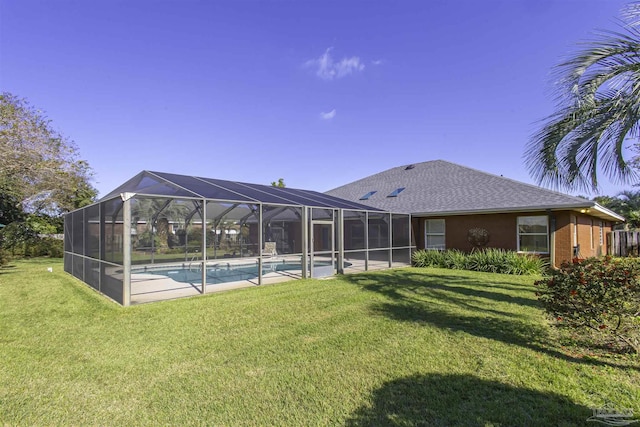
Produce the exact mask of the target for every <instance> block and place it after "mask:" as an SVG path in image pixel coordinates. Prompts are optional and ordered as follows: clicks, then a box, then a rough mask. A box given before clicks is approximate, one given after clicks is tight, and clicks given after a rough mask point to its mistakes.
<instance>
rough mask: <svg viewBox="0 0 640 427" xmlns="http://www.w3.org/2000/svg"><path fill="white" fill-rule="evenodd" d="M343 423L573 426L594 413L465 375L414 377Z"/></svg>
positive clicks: (385, 390)
mask: <svg viewBox="0 0 640 427" xmlns="http://www.w3.org/2000/svg"><path fill="white" fill-rule="evenodd" d="M370 401H371V405H370V406H369V405H368V406H366V407H362V408H360V409H358V410H357V411H356V412H355V413H354V414H352V417H351V418H350V419H349V420H348V421H347V423H346V425H347V426H350V427H364V426H486V425H503V426H573V425H585V424H586V423H585V421H586V419H587V418H588V417H589V416H591V415H592V411H591V410H590V409H589V408H587V407H585V406H582V405H578V404H576V403H574V402H572V401H570V400H569V399H567V398H566V397H564V396H561V395H557V394H554V393H543V392H540V391H535V390H530V389H526V388H518V387H513V386H510V385H506V384H502V383H498V382H495V381H485V380H482V379H479V378H476V377H473V376H468V375H441V374H432V375H414V376H411V377H407V378H401V379H397V380H394V381H390V382H388V383H386V384H384V385H383V386H382V387H381V388H379V389H377V390H376V391H374V392H373V395H372V396H371V399H370Z"/></svg>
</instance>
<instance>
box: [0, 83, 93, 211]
mask: <svg viewBox="0 0 640 427" xmlns="http://www.w3.org/2000/svg"><path fill="white" fill-rule="evenodd" d="M92 176H93V172H92V170H91V168H90V167H89V165H88V163H87V162H86V161H84V160H81V159H79V158H78V149H77V147H76V146H75V145H74V144H73V142H71V141H69V140H68V139H67V138H66V137H64V136H63V135H61V134H60V133H59V132H57V131H56V130H54V129H53V127H52V126H51V122H50V120H48V119H47V118H46V117H45V116H44V115H43V114H42V113H41V112H40V111H39V110H36V109H35V108H34V107H32V106H31V105H29V103H28V102H27V101H26V100H24V99H20V98H18V97H17V96H15V95H12V94H10V93H7V92H4V93H1V94H0V195H2V197H3V199H7V200H9V199H13V200H16V201H18V202H19V203H21V204H22V207H23V209H24V210H27V211H29V212H35V213H46V214H48V215H57V214H60V213H63V212H68V211H71V210H73V209H76V208H79V207H81V206H83V205H86V204H89V203H91V202H92V201H93V200H94V199H95V196H96V194H97V191H96V190H95V188H93V186H92V185H91V178H92Z"/></svg>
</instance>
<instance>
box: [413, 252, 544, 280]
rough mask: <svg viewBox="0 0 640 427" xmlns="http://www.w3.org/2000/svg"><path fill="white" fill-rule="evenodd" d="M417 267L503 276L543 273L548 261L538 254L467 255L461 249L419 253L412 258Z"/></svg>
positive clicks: (495, 253)
mask: <svg viewBox="0 0 640 427" xmlns="http://www.w3.org/2000/svg"><path fill="white" fill-rule="evenodd" d="M412 261H413V265H414V266H415V267H440V268H451V269H457V270H473V271H483V272H488V273H503V274H542V273H543V272H544V271H545V269H546V267H547V261H546V260H544V259H542V258H540V257H537V256H535V255H526V254H519V253H517V252H513V251H505V250H503V249H495V248H487V249H482V250H476V251H473V252H471V253H469V254H465V253H464V252H461V251H459V250H455V249H453V250H447V251H436V250H420V251H415V252H414V253H413V255H412Z"/></svg>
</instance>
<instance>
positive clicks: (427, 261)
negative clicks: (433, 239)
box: [411, 250, 444, 268]
mask: <svg viewBox="0 0 640 427" xmlns="http://www.w3.org/2000/svg"><path fill="white" fill-rule="evenodd" d="M443 253H444V252H442V251H436V250H421V251H415V252H413V254H412V255H411V261H412V263H413V265H414V266H415V267H442V268H444V256H443Z"/></svg>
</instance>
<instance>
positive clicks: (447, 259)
mask: <svg viewBox="0 0 640 427" xmlns="http://www.w3.org/2000/svg"><path fill="white" fill-rule="evenodd" d="M442 255H443V261H444V266H445V267H446V268H450V269H452V270H469V262H468V259H467V255H466V254H465V253H464V252H462V251H459V250H458V249H450V250H448V251H444V252H443V253H442Z"/></svg>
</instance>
